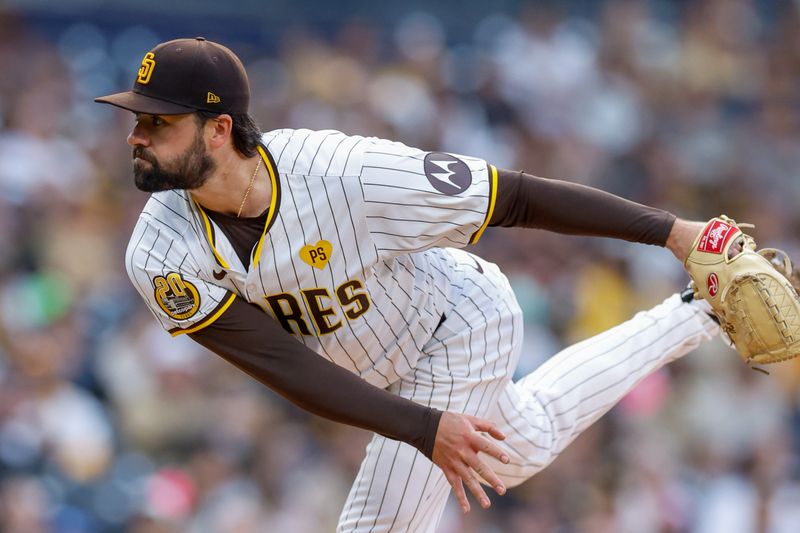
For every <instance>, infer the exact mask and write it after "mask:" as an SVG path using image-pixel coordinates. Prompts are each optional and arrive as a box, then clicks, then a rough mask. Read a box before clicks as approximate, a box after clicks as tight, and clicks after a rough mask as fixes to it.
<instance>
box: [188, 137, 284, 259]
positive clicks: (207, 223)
mask: <svg viewBox="0 0 800 533" xmlns="http://www.w3.org/2000/svg"><path fill="white" fill-rule="evenodd" d="M258 153H259V155H260V156H261V159H262V160H263V161H264V166H266V168H267V173H268V174H269V181H270V186H271V188H272V194H271V196H270V201H269V208H268V209H267V220H266V222H265V223H264V231H263V232H261V237H260V238H259V239H258V244H257V245H256V247H255V248H254V249H253V256H252V260H253V266H254V267H255V266H256V265H258V260H259V258H260V257H261V249H262V248H263V246H264V238H265V237H266V235H267V232H268V231H269V229H270V228H271V227H272V224H273V223H274V222H275V218H276V217H275V215H276V214H277V212H278V208H279V207H280V204H281V183H280V180H279V179H278V171H277V168H278V167H277V165H275V161H274V160H273V159H272V155H271V154H270V153H269V152H268V151H267V150H265V149H264V148H263V147H262V146H258ZM192 201H193V202H194V205H195V206H196V207H197V211H198V212H199V213H200V218H201V219H202V220H203V225H204V227H205V230H206V238H207V239H208V243H209V244H210V245H211V251H212V252H213V253H214V258H215V259H216V261H217V263H218V264H219V266H221V267H222V268H230V265H229V264H228V262H227V261H226V260H225V258H224V257H222V255H221V254H220V253H219V251H218V250H217V247H216V235H215V232H214V225H213V224H212V223H211V219H210V218H209V216H208V214H207V213H206V212H205V210H204V209H203V206H201V205H200V204H199V203H198V202H197V200H195V199H194V198H192ZM244 266H245V267H247V266H248V265H244Z"/></svg>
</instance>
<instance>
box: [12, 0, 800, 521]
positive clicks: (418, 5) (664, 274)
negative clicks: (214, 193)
mask: <svg viewBox="0 0 800 533" xmlns="http://www.w3.org/2000/svg"><path fill="white" fill-rule="evenodd" d="M167 4H169V5H167ZM222 4H224V5H222ZM270 4H273V5H270ZM431 4H435V5H432V6H426V5H425V3H424V2H409V3H406V2H402V3H396V5H386V6H382V5H380V4H378V3H375V4H374V5H373V3H368V2H357V1H352V0H351V1H343V2H323V1H317V2H313V1H309V2H299V3H292V2H283V3H282V2H276V3H272V2H270V3H263V4H261V3H259V2H255V1H242V2H241V3H237V2H228V3H213V2H210V1H198V2H196V3H188V2H174V3H172V2H169V3H165V2H160V3H158V2H154V1H151V0H147V1H145V0H142V1H140V2H136V3H134V2H127V1H125V2H119V3H118V6H117V7H112V6H109V5H106V3H103V2H99V1H98V2H94V1H90V0H82V1H78V0H73V1H64V2H52V1H47V0H37V1H33V0H31V1H27V2H25V1H16V2H12V1H6V2H2V1H0V249H2V250H3V253H2V254H0V326H2V327H0V530H2V531H4V532H8V533H39V532H58V533H110V532H118V531H130V532H133V533H173V532H190V533H205V532H209V533H249V532H253V533H264V532H291V533H317V532H324V531H333V529H334V526H335V523H336V519H337V517H338V513H339V510H340V508H341V506H342V504H343V502H344V499H345V497H346V495H347V492H348V488H349V485H350V481H351V479H352V478H353V477H354V475H355V471H356V468H357V466H358V464H359V462H360V459H361V456H362V453H363V447H364V445H365V444H366V442H367V440H368V438H369V435H368V434H367V433H366V432H363V431H361V430H356V429H352V428H348V427H344V426H340V425H336V424H332V423H328V422H326V421H323V420H320V419H318V418H315V417H312V416H309V415H307V414H305V413H304V412H302V411H300V410H298V409H296V408H294V407H293V406H291V405H289V404H287V403H286V402H284V401H283V400H281V399H280V398H279V397H277V396H276V395H275V394H273V393H272V392H270V391H268V390H267V389H265V388H263V387H262V386H260V385H258V384H257V383H255V382H254V381H252V380H251V379H249V378H248V377H246V376H245V375H244V374H242V373H240V372H239V371H237V370H235V369H234V368H232V367H229V366H228V365H227V364H226V363H224V362H222V361H221V360H219V359H218V358H217V357H216V356H214V355H213V354H211V353H209V352H206V351H204V350H203V349H201V348H199V347H198V346H196V345H194V344H193V343H192V341H191V340H189V339H187V338H177V339H172V338H171V337H170V336H169V335H168V334H166V333H165V332H163V331H162V330H161V329H160V327H159V326H158V325H157V324H156V322H155V321H154V320H153V319H152V316H151V315H150V313H149V312H148V311H147V310H146V308H145V306H144V304H143V303H142V302H141V301H140V300H139V297H138V295H137V294H136V293H135V291H134V290H133V288H132V286H131V284H130V282H129V281H128V278H127V276H126V274H125V270H124V267H123V254H124V249H125V246H126V244H127V242H128V236H129V233H130V231H131V229H132V227H133V224H134V221H135V219H136V217H137V216H138V213H139V211H140V209H141V207H142V205H143V203H144V202H145V200H146V195H145V194H144V193H141V192H139V191H138V190H136V189H135V187H134V186H133V184H132V180H131V162H130V149H129V148H128V146H127V145H126V144H125V137H126V135H127V133H128V131H129V130H130V129H131V127H132V125H133V119H132V115H130V114H129V113H125V112H120V111H117V110H114V109H112V108H110V107H108V106H99V105H96V104H93V103H92V102H91V99H92V98H93V97H94V96H97V95H101V94H107V93H109V92H112V91H116V90H125V89H127V88H128V87H130V85H131V84H132V81H133V78H134V75H135V72H136V70H137V68H138V66H139V63H140V61H141V58H142V56H143V54H144V53H145V52H146V51H147V50H149V49H150V48H151V47H152V46H153V45H154V44H156V43H158V42H160V41H164V40H168V39H171V38H175V37H185V36H193V35H197V34H202V35H205V36H206V37H208V38H210V39H214V40H219V41H221V42H223V43H225V44H227V45H228V46H230V47H231V48H233V49H234V50H235V51H236V52H237V53H239V55H240V56H241V57H242V59H243V60H244V62H245V63H246V65H247V67H248V70H249V73H250V80H251V83H252V93H253V101H252V107H251V110H252V114H253V115H254V116H255V117H256V118H257V120H258V122H259V124H260V126H261V127H262V128H263V129H264V130H269V129H272V128H282V127H307V128H316V129H320V128H333V129H338V130H341V131H344V132H346V133H351V134H361V135H368V136H379V137H386V138H390V139H394V140H400V141H403V142H405V143H406V144H409V145H413V146H417V147H420V148H424V149H431V150H433V149H436V150H445V151H450V152H456V153H464V154H469V155H474V156H480V157H483V158H486V159H487V160H488V161H490V162H492V163H494V164H495V165H497V166H499V167H502V168H509V169H524V170H526V171H527V172H530V173H532V174H536V175H540V176H547V177H551V178H559V179H565V180H571V181H576V182H581V183H585V184H588V185H592V186H596V187H600V188H602V189H605V190H608V191H611V192H614V193H617V194H620V195H622V196H625V197H627V198H630V199H633V200H636V201H640V202H644V203H648V204H651V205H654V206H657V207H661V208H664V209H668V210H670V211H672V212H674V213H676V214H678V215H680V216H683V217H687V218H700V219H706V218H708V217H710V216H712V215H715V214H717V213H720V212H724V213H726V214H728V215H730V216H732V217H734V218H735V219H737V220H739V221H747V222H752V223H754V224H755V225H756V230H755V232H754V234H755V237H756V239H757V241H758V242H759V243H760V244H761V245H770V246H779V247H783V248H785V249H786V250H788V251H789V252H790V254H792V255H793V256H794V257H796V258H798V259H800V240H798V236H800V213H798V206H799V205H800V107H799V105H800V99H798V95H800V93H799V92H798V91H799V90H800V2H797V1H792V0H772V1H757V0H693V1H688V0H687V1H668V0H661V1H655V0H653V1H645V0H641V1H640V0H608V1H599V0H595V1H590V0H572V1H568V0H562V1H551V2H532V1H531V2H514V1H510V0H509V1H504V2H482V3H479V2H476V1H466V2H437V3H431ZM475 251H477V252H478V253H480V254H482V255H484V256H485V257H487V258H488V259H491V260H493V261H495V262H497V263H499V264H500V265H501V266H502V267H503V268H504V269H505V271H506V272H507V273H508V275H509V277H510V278H511V279H512V281H513V284H514V286H515V288H516V289H517V291H518V295H519V299H520V302H521V304H522V306H523V308H524V310H525V316H526V328H527V329H526V346H525V350H524V352H523V357H522V363H521V366H520V374H523V373H527V372H530V371H531V370H533V369H534V368H536V366H538V365H539V364H541V362H542V361H544V360H545V359H547V358H548V357H549V356H551V355H552V354H554V353H556V352H557V351H558V350H559V349H560V348H562V347H563V346H565V345H568V344H570V343H572V342H574V341H576V340H579V339H582V338H585V337H587V336H589V335H592V334H594V333H596V332H598V331H601V330H602V329H604V328H607V327H609V326H611V325H614V324H616V323H618V322H620V321H622V320H624V319H625V318H627V317H628V316H630V315H631V314H632V313H633V312H635V311H636V310H637V309H641V308H644V307H645V306H650V305H652V304H654V303H656V302H658V301H660V300H661V299H663V298H664V297H665V296H667V295H668V294H670V293H671V292H674V291H676V290H678V289H680V288H682V287H683V286H684V285H685V284H686V283H687V281H688V278H687V277H686V275H685V274H684V272H683V270H682V269H681V266H680V265H679V264H678V262H677V261H675V260H674V259H672V258H671V255H670V254H669V253H668V252H667V251H665V250H664V249H660V248H656V247H649V246H643V245H634V244H629V243H623V242H616V241H611V240H605V239H587V238H577V237H566V236H560V235H555V234H548V233H546V232H541V231H525V230H506V229H489V230H488V231H487V232H486V234H485V236H484V238H483V239H482V241H481V243H480V244H479V245H478V246H476V247H475ZM769 370H770V371H771V372H772V373H771V375H770V376H766V375H763V374H761V373H757V372H754V371H752V370H750V369H748V368H746V367H745V365H743V364H742V363H741V361H740V360H739V359H738V356H737V355H736V353H735V352H733V351H732V350H731V349H730V348H729V347H727V346H726V345H725V344H724V343H723V342H722V341H721V340H719V341H715V342H713V343H710V344H708V345H705V346H703V347H702V348H701V349H699V350H697V352H695V353H693V354H691V355H689V356H687V357H686V358H685V359H683V360H681V361H679V362H677V363H675V364H673V365H672V366H671V367H669V368H666V369H664V370H662V371H660V372H658V373H656V374H655V375H653V376H651V377H650V378H648V379H647V380H646V381H645V382H643V383H642V384H641V385H640V386H639V387H638V388H637V389H636V390H635V391H634V392H633V393H631V394H630V395H629V396H628V397H626V398H625V400H624V401H623V402H622V403H621V404H620V405H619V406H618V407H616V408H615V409H614V410H613V411H612V412H611V413H610V414H609V415H607V416H606V417H605V418H604V419H603V420H602V421H600V422H599V423H597V424H596V425H595V426H593V427H592V428H591V429H590V430H589V431H587V432H586V433H585V434H584V435H582V436H581V437H580V438H579V439H578V440H577V441H576V442H575V443H574V444H573V445H572V446H571V447H570V448H569V449H568V450H567V451H566V452H565V453H564V454H563V455H562V456H561V457H559V458H558V459H557V460H556V461H555V463H554V464H553V465H551V466H550V467H549V468H548V469H547V470H545V471H543V472H542V473H540V474H539V475H538V476H536V477H534V478H533V479H532V480H530V481H529V482H527V483H526V484H524V485H523V486H521V487H519V488H516V489H514V490H512V491H510V493H509V494H508V495H507V496H505V497H503V498H500V497H497V496H495V497H494V498H493V506H492V508H491V510H489V511H483V510H480V509H477V507H478V506H477V505H473V511H472V512H471V513H470V514H469V515H467V516H461V514H460V512H459V510H458V508H457V506H455V505H454V504H453V502H452V499H451V502H450V505H449V506H448V509H447V511H446V513H445V516H444V519H443V521H442V525H441V528H440V531H442V532H443V533H448V532H467V533H473V532H474V533H477V532H481V533H484V532H485V533H500V532H508V533H528V532H530V533H539V532H542V533H544V532H558V533H567V532H585V533H618V532H622V533H649V532H658V533H678V532H687V533H688V532H691V533H739V532H741V533H751V532H752V533H797V532H798V531H800V464H798V460H799V459H800V445H799V443H800V393H799V391H800V389H798V384H799V383H800V366H798V363H791V362H790V363H783V364H780V365H777V366H774V367H772V368H770V369H769Z"/></svg>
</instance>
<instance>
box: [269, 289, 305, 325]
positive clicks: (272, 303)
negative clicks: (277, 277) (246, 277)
mask: <svg viewBox="0 0 800 533" xmlns="http://www.w3.org/2000/svg"><path fill="white" fill-rule="evenodd" d="M264 299H265V300H266V301H267V303H268V304H269V307H270V309H272V313H273V314H274V315H275V318H277V319H278V322H279V323H280V325H281V326H283V329H285V330H286V331H288V332H289V333H292V334H294V333H295V331H294V330H293V328H292V322H294V323H295V324H296V325H297V329H298V331H299V332H300V333H301V334H303V335H311V330H310V329H308V324H306V321H305V320H304V319H303V311H302V310H301V309H300V303H299V302H298V301H297V298H295V297H294V296H292V295H291V294H289V293H288V292H283V293H280V294H270V295H267V296H264Z"/></svg>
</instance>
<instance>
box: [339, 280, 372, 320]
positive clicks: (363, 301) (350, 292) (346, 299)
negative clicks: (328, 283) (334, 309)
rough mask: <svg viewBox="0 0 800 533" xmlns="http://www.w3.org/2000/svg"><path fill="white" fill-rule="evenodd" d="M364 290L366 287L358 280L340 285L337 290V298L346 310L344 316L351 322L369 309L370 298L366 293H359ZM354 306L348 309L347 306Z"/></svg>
mask: <svg viewBox="0 0 800 533" xmlns="http://www.w3.org/2000/svg"><path fill="white" fill-rule="evenodd" d="M363 288H364V285H363V284H362V283H361V282H360V281H358V280H357V279H351V280H350V281H347V282H345V283H342V284H341V285H339V287H338V288H337V289H336V297H337V298H338V299H339V303H340V304H341V305H342V307H343V308H345V309H344V314H345V316H347V318H348V319H349V320H355V319H356V318H358V317H360V316H361V315H363V314H364V313H366V312H367V310H368V309H369V305H370V304H369V296H367V293H366V292H357V291H360V290H361V289H363ZM349 305H352V307H350V308H348V307H347V306H349Z"/></svg>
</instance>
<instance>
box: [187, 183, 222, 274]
mask: <svg viewBox="0 0 800 533" xmlns="http://www.w3.org/2000/svg"><path fill="white" fill-rule="evenodd" d="M192 201H193V202H194V205H195V206H197V211H198V212H199V213H200V218H202V219H203V226H204V227H205V230H206V238H208V243H209V244H210V245H211V251H212V252H214V258H215V259H216V260H217V263H218V264H219V266H221V267H222V268H230V265H229V264H228V262H227V261H225V259H224V258H223V257H222V256H221V255H220V253H219V252H218V251H217V246H216V234H215V232H214V225H213V224H212V223H211V219H210V218H208V215H207V214H206V212H205V211H204V210H203V206H201V205H200V204H199V203H198V202H197V200H195V199H194V197H192Z"/></svg>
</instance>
